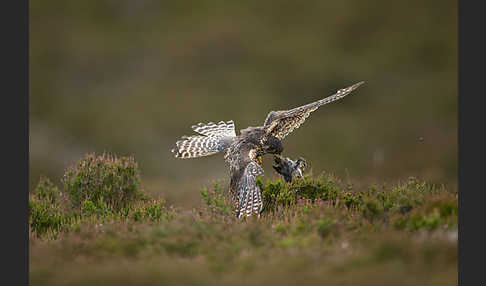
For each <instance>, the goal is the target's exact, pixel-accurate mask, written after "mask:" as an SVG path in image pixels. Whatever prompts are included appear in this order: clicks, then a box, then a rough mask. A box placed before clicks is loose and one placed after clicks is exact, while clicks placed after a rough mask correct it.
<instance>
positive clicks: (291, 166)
mask: <svg viewBox="0 0 486 286" xmlns="http://www.w3.org/2000/svg"><path fill="white" fill-rule="evenodd" d="M274 163H275V165H273V166H272V167H273V169H274V170H275V171H276V172H277V173H279V174H280V175H282V177H283V178H284V180H285V182H287V183H292V178H294V177H296V178H302V177H303V176H304V169H305V168H306V167H307V162H306V161H305V159H304V158H302V157H299V158H298V159H297V160H295V161H294V160H292V159H290V158H285V157H282V156H280V155H275V158H274Z"/></svg>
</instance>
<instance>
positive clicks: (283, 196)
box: [256, 175, 339, 212]
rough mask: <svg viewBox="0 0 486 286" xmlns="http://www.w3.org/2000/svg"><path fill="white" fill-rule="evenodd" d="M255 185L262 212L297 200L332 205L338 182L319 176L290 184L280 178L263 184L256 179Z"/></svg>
mask: <svg viewBox="0 0 486 286" xmlns="http://www.w3.org/2000/svg"><path fill="white" fill-rule="evenodd" d="M256 183H257V185H258V186H259V187H260V189H261V190H262V195H263V206H264V207H263V211H264V212H272V211H275V210H278V209H281V208H286V207H289V206H291V205H293V204H295V203H296V202H298V201H299V199H304V200H306V201H310V202H316V201H319V202H323V201H328V202H330V203H331V204H334V203H335V202H336V200H337V198H338V196H339V187H338V182H337V180H336V179H335V178H334V177H333V176H331V175H321V176H319V177H317V178H313V177H309V176H306V177H304V178H299V179H294V180H293V181H292V183H290V184H289V183H285V182H283V181H282V180H281V179H280V178H279V179H277V180H275V181H270V180H269V181H267V182H266V183H265V184H264V183H263V182H262V180H261V179H260V178H258V179H257V182H256Z"/></svg>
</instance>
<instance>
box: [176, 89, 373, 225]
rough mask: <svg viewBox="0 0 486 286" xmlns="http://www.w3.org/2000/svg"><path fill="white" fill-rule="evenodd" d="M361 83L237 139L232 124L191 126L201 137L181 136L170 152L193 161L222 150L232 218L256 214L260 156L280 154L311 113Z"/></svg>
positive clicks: (277, 114)
mask: <svg viewBox="0 0 486 286" xmlns="http://www.w3.org/2000/svg"><path fill="white" fill-rule="evenodd" d="M363 83H364V82H359V83H356V84H354V85H352V86H350V87H347V88H343V89H340V90H338V91H337V92H336V93H335V94H333V95H331V96H328V97H326V98H323V99H321V100H318V101H315V102H312V103H309V104H306V105H303V106H300V107H297V108H293V109H290V110H282V111H271V112H270V113H269V114H268V115H267V117H266V119H265V122H264V124H263V126H258V127H248V128H246V129H243V130H240V135H238V136H237V135H236V133H235V128H234V123H233V121H227V122H224V121H221V122H219V123H218V124H215V123H212V122H210V123H207V124H204V123H199V124H197V125H193V126H192V128H193V129H194V131H196V132H198V133H200V134H201V135H195V136H190V137H183V138H182V140H180V141H177V143H176V148H174V149H172V152H174V153H175V157H177V158H195V157H202V156H208V155H212V154H215V153H218V152H222V151H225V156H224V158H225V161H226V162H227V163H228V164H229V169H230V177H231V182H230V191H231V193H232V197H233V201H234V205H235V215H236V216H237V217H243V216H251V215H254V214H257V215H259V214H260V212H261V210H262V197H261V192H260V189H259V188H258V186H257V184H256V178H257V177H258V176H260V175H263V168H262V167H261V156H263V155H264V154H281V153H282V151H283V146H282V142H281V140H283V139H284V138H285V137H286V136H287V135H289V134H290V133H292V131H294V130H295V129H296V128H299V127H300V125H301V124H302V123H303V122H304V121H305V120H306V118H307V117H309V115H310V113H311V112H313V111H315V110H316V109H318V108H319V107H320V106H322V105H325V104H327V103H330V102H333V101H336V100H339V99H341V98H343V97H345V96H346V95H348V94H349V93H351V92H352V91H353V90H355V89H356V88H358V87H359V86H360V85H361V84H363Z"/></svg>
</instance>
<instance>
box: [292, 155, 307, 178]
mask: <svg viewBox="0 0 486 286" xmlns="http://www.w3.org/2000/svg"><path fill="white" fill-rule="evenodd" d="M306 167H307V162H306V161H305V159H304V158H302V157H299V159H297V162H296V168H295V173H296V177H298V178H303V177H304V170H305V168H306Z"/></svg>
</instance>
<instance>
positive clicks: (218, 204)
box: [200, 181, 233, 216]
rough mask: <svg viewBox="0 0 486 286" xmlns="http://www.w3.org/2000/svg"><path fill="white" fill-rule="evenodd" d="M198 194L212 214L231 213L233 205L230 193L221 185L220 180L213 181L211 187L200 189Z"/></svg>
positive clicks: (226, 214)
mask: <svg viewBox="0 0 486 286" xmlns="http://www.w3.org/2000/svg"><path fill="white" fill-rule="evenodd" d="M200 194H201V198H202V200H203V201H204V204H205V207H206V209H207V210H208V211H209V213H211V214H212V215H223V216H229V215H231V213H232V208H233V207H232V205H231V199H230V195H229V193H228V194H227V193H226V190H225V189H224V188H223V187H222V186H221V182H219V181H218V182H215V183H214V185H213V188H212V189H209V190H207V189H206V188H203V189H201V190H200Z"/></svg>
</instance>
